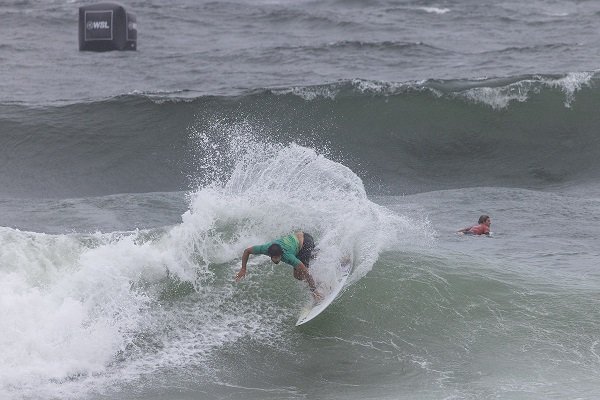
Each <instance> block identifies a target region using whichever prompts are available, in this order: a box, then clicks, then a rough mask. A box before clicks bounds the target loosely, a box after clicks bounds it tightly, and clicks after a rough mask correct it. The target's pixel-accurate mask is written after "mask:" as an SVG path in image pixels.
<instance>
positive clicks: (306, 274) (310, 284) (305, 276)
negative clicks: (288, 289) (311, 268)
mask: <svg viewBox="0 0 600 400" xmlns="http://www.w3.org/2000/svg"><path fill="white" fill-rule="evenodd" d="M296 269H297V270H298V272H299V273H300V277H301V278H302V279H304V280H305V281H306V283H308V287H309V288H310V291H311V292H313V293H314V292H315V290H317V286H316V285H315V281H314V279H313V278H312V276H310V272H308V268H306V265H304V263H303V262H302V261H300V263H299V264H298V265H296Z"/></svg>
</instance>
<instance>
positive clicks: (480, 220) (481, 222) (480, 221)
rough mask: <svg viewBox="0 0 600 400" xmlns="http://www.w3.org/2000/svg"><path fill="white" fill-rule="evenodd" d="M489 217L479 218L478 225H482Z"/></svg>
mask: <svg viewBox="0 0 600 400" xmlns="http://www.w3.org/2000/svg"><path fill="white" fill-rule="evenodd" d="M489 217H490V216H489V215H482V216H481V217H479V222H478V224H483V223H484V222H485V220H486V219H488V218H489Z"/></svg>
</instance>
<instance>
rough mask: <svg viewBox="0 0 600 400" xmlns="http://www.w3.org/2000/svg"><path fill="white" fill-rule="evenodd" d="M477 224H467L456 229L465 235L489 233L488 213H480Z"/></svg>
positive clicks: (490, 221)
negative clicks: (467, 225)
mask: <svg viewBox="0 0 600 400" xmlns="http://www.w3.org/2000/svg"><path fill="white" fill-rule="evenodd" d="M477 223H478V225H473V226H469V227H468V228H463V229H461V230H459V231H458V233H462V234H465V235H488V236H489V234H490V225H492V220H491V219H490V217H489V216H488V215H482V216H481V217H479V221H478V222H477Z"/></svg>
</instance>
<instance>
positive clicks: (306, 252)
mask: <svg viewBox="0 0 600 400" xmlns="http://www.w3.org/2000/svg"><path fill="white" fill-rule="evenodd" d="M314 249H315V241H314V239H313V237H312V236H310V235H309V234H308V233H306V232H304V244H302V248H301V249H300V251H299V252H298V260H300V261H302V264H304V265H305V266H306V268H308V264H310V257H311V255H312V252H313V250H314Z"/></svg>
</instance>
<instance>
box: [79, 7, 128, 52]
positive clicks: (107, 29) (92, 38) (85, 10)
mask: <svg viewBox="0 0 600 400" xmlns="http://www.w3.org/2000/svg"><path fill="white" fill-rule="evenodd" d="M136 48H137V24H136V19H135V15H133V14H131V13H128V12H126V11H125V8H124V7H123V6H122V5H120V4H116V3H102V4H94V5H89V6H82V7H79V51H111V50H135V49H136Z"/></svg>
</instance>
